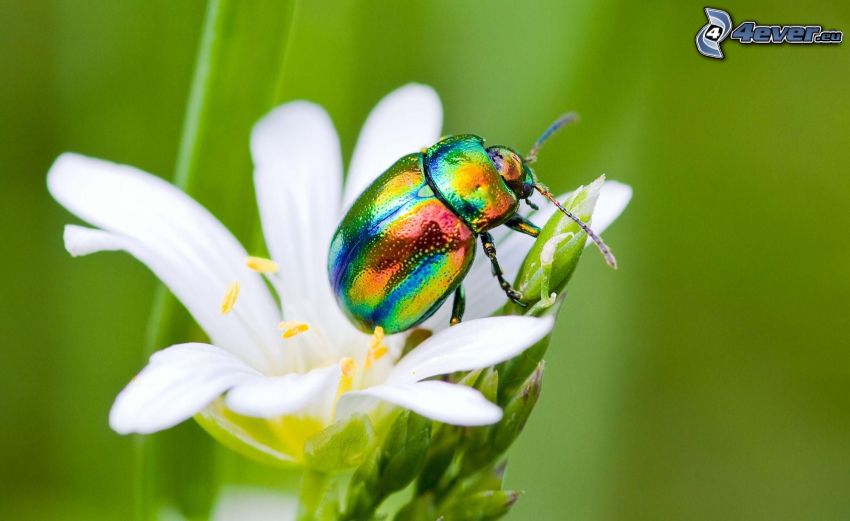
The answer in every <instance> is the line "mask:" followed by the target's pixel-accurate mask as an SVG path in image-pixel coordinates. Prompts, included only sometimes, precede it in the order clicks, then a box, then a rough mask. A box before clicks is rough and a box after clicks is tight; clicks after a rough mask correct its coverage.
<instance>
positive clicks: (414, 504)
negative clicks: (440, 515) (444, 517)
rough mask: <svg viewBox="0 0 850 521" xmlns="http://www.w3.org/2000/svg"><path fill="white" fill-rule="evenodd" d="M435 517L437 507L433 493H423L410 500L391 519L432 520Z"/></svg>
mask: <svg viewBox="0 0 850 521" xmlns="http://www.w3.org/2000/svg"><path fill="white" fill-rule="evenodd" d="M434 519H437V507H436V506H435V505H434V495H433V494H431V493H425V494H421V495H418V496H416V497H414V498H413V499H411V500H410V502H409V503H407V504H406V505H405V506H404V507H402V509H401V510H399V511H398V513H397V514H396V515H395V517H394V518H393V521H434Z"/></svg>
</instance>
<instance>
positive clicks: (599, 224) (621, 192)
mask: <svg viewBox="0 0 850 521" xmlns="http://www.w3.org/2000/svg"><path fill="white" fill-rule="evenodd" d="M631 200H632V187H631V186H629V185H627V184H624V183H620V182H618V181H605V184H604V185H602V189H601V190H599V199H598V200H597V201H596V208H594V209H593V220H592V221H591V223H592V224H593V231H595V232H596V233H597V234H601V233H602V232H604V231H605V230H606V229H607V228H608V227H609V226H611V224H612V223H613V222H614V221H616V220H617V217H619V216H620V214H621V213H623V210H625V209H626V206H628V204H629V201H631ZM592 244H593V243H592V242H590V241H587V244H586V246H591V245H592Z"/></svg>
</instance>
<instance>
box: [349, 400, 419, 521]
mask: <svg viewBox="0 0 850 521" xmlns="http://www.w3.org/2000/svg"><path fill="white" fill-rule="evenodd" d="M430 439H431V421H430V420H428V419H426V418H423V417H422V416H419V415H418V414H415V413H412V412H410V411H402V412H401V413H400V414H399V415H398V417H396V419H395V421H393V424H392V426H391V427H390V430H389V432H388V433H387V436H386V438H385V439H384V441H383V443H381V444H380V445H379V446H378V447H377V448H376V449H375V450H374V451H373V452H372V454H371V455H370V456H369V457H368V458H367V459H366V461H365V462H364V463H363V464H362V465H361V466H360V467H358V468H357V470H356V471H355V472H354V475H353V476H352V478H351V484H350V485H349V491H348V505H347V508H346V511H345V513H344V514H343V515H342V516H341V519H343V520H366V519H371V518H372V516H373V515H374V513H375V510H376V509H377V508H378V506H379V505H380V504H381V502H382V501H383V500H384V499H385V498H386V497H387V496H389V495H390V494H392V493H393V492H396V491H398V490H401V489H403V488H404V487H406V486H407V485H408V484H409V483H410V482H411V481H413V479H414V478H415V477H416V476H417V475H418V474H419V471H420V470H421V469H422V464H423V462H424V460H425V454H426V452H427V450H428V444H429V442H430Z"/></svg>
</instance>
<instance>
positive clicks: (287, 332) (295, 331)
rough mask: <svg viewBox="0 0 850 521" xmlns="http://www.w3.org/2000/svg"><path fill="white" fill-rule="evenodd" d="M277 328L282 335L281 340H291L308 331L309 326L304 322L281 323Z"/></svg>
mask: <svg viewBox="0 0 850 521" xmlns="http://www.w3.org/2000/svg"><path fill="white" fill-rule="evenodd" d="M277 328H278V329H279V330H281V331H283V333H282V334H281V335H280V336H281V337H283V338H292V337H294V336H295V335H299V334H301V333H303V332H304V331H307V330H309V329H310V324H308V323H306V322H281V323H280V324H278V325H277Z"/></svg>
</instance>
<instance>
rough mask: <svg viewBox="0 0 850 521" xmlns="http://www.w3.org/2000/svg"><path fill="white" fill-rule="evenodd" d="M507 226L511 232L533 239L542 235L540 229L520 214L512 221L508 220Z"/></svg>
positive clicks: (512, 218) (511, 219)
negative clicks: (514, 231)
mask: <svg viewBox="0 0 850 521" xmlns="http://www.w3.org/2000/svg"><path fill="white" fill-rule="evenodd" d="M505 226H507V227H508V228H510V229H511V230H516V231H518V232H520V233H524V234H526V235H531V236H532V237H537V236H538V235H540V227H539V226H537V225H536V224H534V223H533V222H531V221H529V220H528V219H526V218H525V217H523V216H522V215H520V214H516V215H514V216H513V217H511V218H510V219H508V222H506V223H505Z"/></svg>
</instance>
